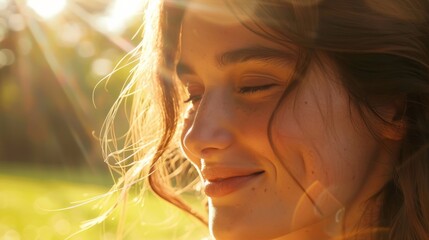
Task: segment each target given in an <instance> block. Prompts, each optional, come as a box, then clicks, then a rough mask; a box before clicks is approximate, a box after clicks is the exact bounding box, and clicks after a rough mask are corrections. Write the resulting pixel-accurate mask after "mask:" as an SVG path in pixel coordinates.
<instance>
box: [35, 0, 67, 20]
mask: <svg viewBox="0 0 429 240" xmlns="http://www.w3.org/2000/svg"><path fill="white" fill-rule="evenodd" d="M27 5H28V6H29V7H30V8H32V9H33V10H34V11H35V12H36V13H37V14H38V15H39V16H41V17H42V18H44V19H49V18H52V17H54V16H56V15H57V14H59V13H60V12H62V11H63V10H64V8H65V7H66V5H67V1H66V0H55V1H52V0H28V1H27Z"/></svg>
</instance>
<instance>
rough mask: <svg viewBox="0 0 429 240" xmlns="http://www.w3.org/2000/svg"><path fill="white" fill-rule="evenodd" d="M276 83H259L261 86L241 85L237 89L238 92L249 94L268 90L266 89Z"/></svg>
mask: <svg viewBox="0 0 429 240" xmlns="http://www.w3.org/2000/svg"><path fill="white" fill-rule="evenodd" d="M276 85H277V84H267V85H261V86H251V87H242V88H240V89H239V91H238V92H239V93H243V94H251V93H255V92H260V91H264V90H268V89H270V88H272V87H274V86H276Z"/></svg>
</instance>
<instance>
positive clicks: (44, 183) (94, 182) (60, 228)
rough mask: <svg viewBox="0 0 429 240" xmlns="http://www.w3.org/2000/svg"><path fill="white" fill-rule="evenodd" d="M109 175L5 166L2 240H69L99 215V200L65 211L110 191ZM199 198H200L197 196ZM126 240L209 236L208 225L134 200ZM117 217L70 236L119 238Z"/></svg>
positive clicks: (0, 191)
mask: <svg viewBox="0 0 429 240" xmlns="http://www.w3.org/2000/svg"><path fill="white" fill-rule="evenodd" d="M110 184H111V180H110V178H109V176H108V175H107V174H103V173H94V172H90V171H89V170H87V169H83V170H82V169H70V168H59V169H58V168H48V169H47V168H41V167H28V166H27V167H22V166H15V165H0V240H35V239H37V240H38V239H40V240H50V239H52V240H54V239H55V240H56V239H66V238H67V237H69V236H71V235H72V234H73V233H76V232H78V231H79V229H80V228H79V225H80V224H81V223H82V222H83V221H85V220H88V219H92V218H94V217H97V216H98V215H99V210H98V208H96V207H95V203H88V204H85V205H83V206H79V207H75V208H70V209H64V208H68V207H70V206H73V204H72V203H73V202H77V201H82V200H85V199H88V198H90V197H94V196H97V195H100V194H103V193H105V192H106V191H108V189H109V186H110ZM194 201H195V200H194ZM128 210H129V211H128V212H129V214H128V215H127V216H128V217H127V224H126V228H127V230H126V236H125V237H124V239H126V240H128V239H129V240H134V239H136V240H137V239H139V240H141V239H203V238H204V236H205V235H207V232H206V229H205V228H204V227H203V226H202V225H201V224H200V223H198V222H197V221H196V220H194V219H193V218H191V217H189V216H187V215H185V214H183V213H181V212H179V211H178V210H176V209H175V208H173V207H172V206H170V205H169V204H166V203H164V202H162V201H161V200H159V199H157V198H156V197H154V196H152V195H149V196H148V198H147V199H146V201H145V204H144V206H141V204H137V203H134V204H130V205H129V209H128ZM117 224H118V223H117V217H112V218H109V219H108V220H107V221H106V222H105V223H103V224H100V225H97V226H95V227H93V228H92V229H90V230H87V231H84V232H82V233H78V234H77V235H75V236H72V237H70V238H69V239H71V240H80V239H82V240H98V239H102V240H110V239H115V231H116V226H117Z"/></svg>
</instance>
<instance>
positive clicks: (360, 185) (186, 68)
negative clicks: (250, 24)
mask: <svg viewBox="0 0 429 240" xmlns="http://www.w3.org/2000/svg"><path fill="white" fill-rule="evenodd" d="M218 2H219V3H218ZM218 2H217V1H210V2H209V1H201V0H199V1H193V2H192V3H194V5H196V6H202V5H203V4H210V6H209V7H207V8H203V7H200V8H197V9H193V8H192V7H190V8H189V9H188V10H187V12H186V14H185V17H184V21H183V29H182V38H181V55H180V62H179V64H178V68H177V74H178V76H179V78H180V80H181V81H182V82H183V83H184V84H185V85H186V86H187V89H188V92H189V95H190V99H189V103H187V104H188V105H189V107H188V110H187V112H186V113H185V114H186V117H185V118H186V119H185V124H184V129H183V134H182V139H181V140H182V148H183V151H184V152H185V154H186V156H187V157H188V158H189V159H190V160H191V161H192V163H193V164H194V165H195V166H196V167H197V169H198V170H199V172H200V173H201V176H202V179H203V181H204V185H205V192H206V194H207V195H208V198H209V227H210V230H211V233H212V234H213V235H214V237H215V238H216V239H259V240H261V239H274V238H281V237H284V238H285V239H289V237H291V236H293V234H295V236H301V238H299V239H305V238H304V236H307V237H310V238H311V236H313V237H314V236H320V234H321V233H322V234H326V235H334V234H335V233H334V232H335V231H336V227H337V226H336V224H337V223H339V222H341V215H342V214H343V213H344V211H343V209H346V210H347V211H346V212H353V211H355V210H356V211H358V212H359V211H360V210H361V209H360V207H361V206H360V205H359V204H360V203H362V202H363V201H364V200H366V199H367V198H369V197H370V196H371V195H372V194H374V193H375V192H376V191H377V190H379V189H380V188H381V186H382V185H383V184H384V183H385V182H386V181H387V180H388V179H389V178H390V177H389V176H390V172H389V171H390V170H389V167H388V164H386V162H389V161H390V160H389V159H391V158H393V157H394V156H392V153H388V152H389V151H386V150H385V148H384V147H383V143H382V142H381V141H379V140H375V139H374V137H373V135H372V134H371V133H370V132H369V131H368V129H367V127H366V125H365V123H364V122H363V120H362V118H361V117H360V114H359V113H358V111H357V109H356V107H355V105H354V104H353V103H352V102H351V101H350V99H349V96H348V94H347V92H346V90H345V89H344V88H343V86H342V85H341V81H340V80H339V76H338V75H337V73H336V71H335V67H334V66H333V64H331V63H329V61H327V60H323V58H322V60H321V62H317V63H316V62H315V61H314V62H313V63H311V64H310V66H309V69H308V71H307V74H306V75H304V76H302V77H301V78H300V79H298V86H297V87H296V88H294V89H293V90H292V91H291V92H290V93H289V94H288V95H287V96H286V97H285V98H284V99H283V100H282V102H281V104H280V107H279V108H278V109H277V110H276V114H275V117H274V121H273V122H272V125H271V133H272V136H271V139H272V140H273V141H272V144H270V138H269V136H268V129H269V121H270V117H271V116H272V115H273V112H274V110H275V108H276V105H277V103H278V101H279V99H280V98H281V95H282V94H283V92H284V91H285V90H286V89H287V88H288V86H290V83H291V74H292V73H293V71H294V64H295V60H296V55H295V52H294V48H293V47H285V46H280V45H278V44H276V43H273V42H271V41H268V40H266V39H264V38H262V37H260V36H257V35H256V34H254V33H252V32H251V31H249V30H248V29H246V28H245V27H243V25H242V24H241V23H240V22H239V21H237V20H236V18H235V17H234V16H233V15H232V14H231V13H230V11H229V9H228V8H226V7H224V6H222V5H221V3H220V2H223V1H218ZM192 3H191V6H193V4H192ZM210 9H216V10H215V11H210ZM273 149H276V151H277V154H275V151H274V150H273ZM351 218H353V217H351ZM310 229H311V230H310ZM315 229H317V230H315ZM288 234H289V235H288ZM299 234H301V235H299ZM286 235H287V236H286ZM316 239H321V238H316Z"/></svg>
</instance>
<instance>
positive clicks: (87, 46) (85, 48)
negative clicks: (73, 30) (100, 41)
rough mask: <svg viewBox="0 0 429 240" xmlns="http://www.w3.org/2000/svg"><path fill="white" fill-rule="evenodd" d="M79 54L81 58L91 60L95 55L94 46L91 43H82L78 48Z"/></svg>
mask: <svg viewBox="0 0 429 240" xmlns="http://www.w3.org/2000/svg"><path fill="white" fill-rule="evenodd" d="M77 53H78V54H79V56H81V57H83V58H89V57H92V56H94V54H95V47H94V44H93V43H92V42H90V41H83V42H80V43H79V45H78V47H77Z"/></svg>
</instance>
